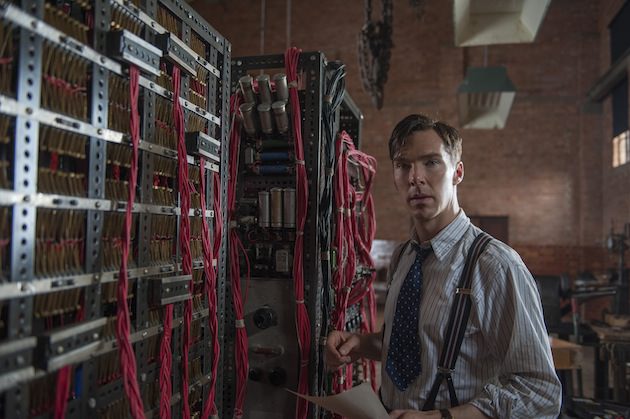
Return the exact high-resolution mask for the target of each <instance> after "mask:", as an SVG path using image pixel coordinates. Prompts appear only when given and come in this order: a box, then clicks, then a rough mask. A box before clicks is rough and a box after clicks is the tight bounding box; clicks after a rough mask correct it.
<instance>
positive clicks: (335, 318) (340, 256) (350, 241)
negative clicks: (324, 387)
mask: <svg viewBox="0 0 630 419" xmlns="http://www.w3.org/2000/svg"><path fill="white" fill-rule="evenodd" d="M335 161H336V175H335V181H334V184H333V185H334V203H335V210H336V225H335V236H334V237H333V245H334V247H335V248H336V249H337V257H336V262H337V269H336V271H335V272H334V273H333V282H332V286H333V289H334V291H335V295H336V303H335V309H334V311H333V313H332V323H333V325H334V327H335V328H336V329H337V330H344V329H345V326H346V324H345V323H346V319H345V315H346V310H347V308H348V307H350V306H353V305H355V304H359V303H360V310H361V319H362V321H361V330H362V331H363V332H373V331H374V330H375V329H376V304H375V298H374V288H373V287H372V282H373V281H374V278H375V271H374V263H373V261H372V258H371V256H370V249H371V247H372V242H373V240H374V235H375V231H376V222H375V217H374V201H373V198H372V193H371V190H372V185H373V180H374V175H375V174H376V159H374V157H372V156H369V155H367V154H365V153H363V152H361V151H359V150H356V149H355V146H354V142H353V141H352V138H350V136H349V135H348V134H347V133H346V132H345V131H343V132H341V133H340V135H339V138H338V141H337V142H336V143H335ZM350 161H352V162H353V163H355V164H358V165H359V167H360V170H361V175H362V178H363V180H364V181H365V188H364V189H363V190H362V191H357V190H356V189H355V187H354V186H353V184H352V183H351V182H350V174H349V172H348V164H349V163H350ZM359 204H362V210H361V211H359V210H358V209H357V208H361V207H359ZM355 249H356V251H355ZM358 264H361V265H363V266H365V267H367V268H369V269H370V270H371V271H372V273H371V274H370V275H369V276H367V277H364V278H362V279H360V280H359V281H357V282H356V283H355V282H354V281H355V272H356V270H357V265H358ZM366 298H367V305H368V310H369V316H368V315H367V313H366V311H365V304H366V301H365V299H366ZM362 363H363V366H364V370H365V372H366V375H367V376H368V377H369V379H370V380H371V381H372V386H373V387H375V386H376V380H375V377H376V366H375V364H374V362H373V361H368V360H362ZM351 385H352V365H348V366H347V367H346V368H345V371H338V372H337V373H336V374H335V379H334V381H333V390H334V391H335V392H340V391H343V390H344V389H347V388H349V387H350V386H351Z"/></svg>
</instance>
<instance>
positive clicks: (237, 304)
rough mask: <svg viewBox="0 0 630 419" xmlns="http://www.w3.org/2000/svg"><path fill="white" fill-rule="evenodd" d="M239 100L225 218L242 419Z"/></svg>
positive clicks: (233, 101) (234, 106)
mask: <svg viewBox="0 0 630 419" xmlns="http://www.w3.org/2000/svg"><path fill="white" fill-rule="evenodd" d="M241 101H242V99H241V97H240V96H239V95H237V94H234V95H232V97H231V98H230V115H231V124H230V151H229V156H230V157H229V160H230V163H229V165H228V170H229V182H228V194H227V195H228V217H229V220H230V231H229V240H230V246H229V261H230V279H231V281H230V283H231V285H232V305H233V307H234V318H235V327H236V345H235V363H236V365H235V368H236V397H235V401H234V417H235V418H241V417H242V416H243V406H244V405H245V390H246V387H247V373H248V370H249V359H248V353H247V351H248V340H247V331H246V330H245V320H244V318H243V299H242V297H241V269H240V263H239V249H241V248H242V247H243V245H242V243H241V240H240V238H239V236H238V233H237V231H236V228H235V226H236V225H235V224H233V223H236V214H235V212H236V178H237V172H238V153H239V147H240V141H241V135H240V124H238V123H237V118H236V114H237V112H238V109H239V106H240V105H241Z"/></svg>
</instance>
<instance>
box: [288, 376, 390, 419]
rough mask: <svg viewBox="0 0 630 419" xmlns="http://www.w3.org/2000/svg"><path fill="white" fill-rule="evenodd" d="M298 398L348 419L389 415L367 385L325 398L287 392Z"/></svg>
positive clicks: (383, 418) (378, 417)
mask: <svg viewBox="0 0 630 419" xmlns="http://www.w3.org/2000/svg"><path fill="white" fill-rule="evenodd" d="M288 391H290V392H291V393H293V394H295V395H296V396H298V397H302V398H304V399H306V400H308V401H309V402H311V403H315V404H316V405H319V406H321V407H323V408H324V409H327V410H330V411H331V412H334V413H337V414H339V415H341V416H345V417H347V418H348V419H387V418H389V415H388V414H387V411H386V410H385V408H384V407H383V404H382V403H381V401H380V400H379V398H378V397H377V396H376V394H375V393H374V391H373V390H372V387H371V386H370V384H368V383H362V384H360V385H358V386H356V387H353V388H351V389H350V390H348V391H344V392H343V393H340V394H335V395H334V396H327V397H313V396H308V395H306V394H298V393H296V392H294V391H291V390H288Z"/></svg>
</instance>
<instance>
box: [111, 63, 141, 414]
mask: <svg viewBox="0 0 630 419" xmlns="http://www.w3.org/2000/svg"><path fill="white" fill-rule="evenodd" d="M139 75H140V71H139V70H138V68H137V67H135V66H130V67H129V91H130V104H131V120H130V125H131V144H132V158H131V169H130V175H129V184H128V187H129V196H128V199H127V208H126V211H125V220H124V236H123V240H122V258H121V259H122V260H121V264H120V272H119V275H118V289H117V298H118V313H117V314H118V319H117V323H116V339H117V340H118V348H119V358H120V369H121V375H122V377H123V384H124V388H125V394H126V395H127V398H128V399H129V408H130V411H131V416H132V417H133V418H134V419H138V418H144V407H143V405H142V397H141V395H140V388H139V385H138V381H137V379H136V357H135V354H134V351H133V346H132V345H131V342H130V340H129V331H130V330H131V325H130V321H129V307H128V306H127V288H128V286H129V284H128V282H129V280H128V278H127V259H128V258H129V250H130V247H131V227H132V213H131V210H132V207H133V203H134V201H135V198H136V184H137V182H138V142H139V139H140V115H139V114H138V94H139V90H140V85H139V83H138V79H139Z"/></svg>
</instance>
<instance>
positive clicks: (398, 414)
mask: <svg viewBox="0 0 630 419" xmlns="http://www.w3.org/2000/svg"><path fill="white" fill-rule="evenodd" d="M389 418H390V419H441V418H442V415H441V414H440V411H439V410H429V411H428V412H419V411H417V410H394V411H393V412H392V413H390V414H389Z"/></svg>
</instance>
